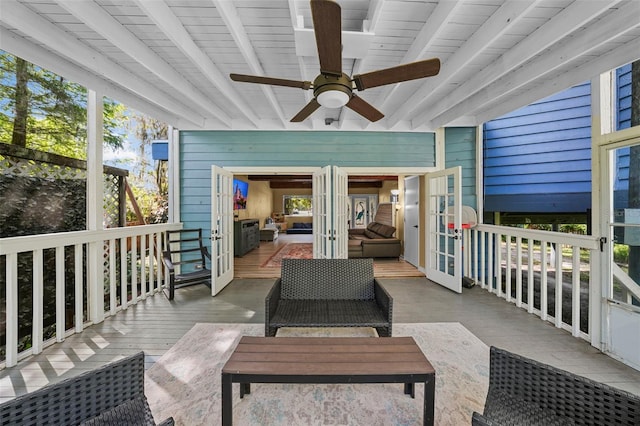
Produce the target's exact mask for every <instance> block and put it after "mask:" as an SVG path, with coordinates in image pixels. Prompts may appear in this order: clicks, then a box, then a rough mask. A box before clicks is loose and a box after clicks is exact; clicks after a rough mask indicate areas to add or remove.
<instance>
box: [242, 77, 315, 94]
mask: <svg viewBox="0 0 640 426" xmlns="http://www.w3.org/2000/svg"><path fill="white" fill-rule="evenodd" d="M229 77H231V80H233V81H240V82H243V83H258V84H270V85H272V86H285V87H297V88H300V89H304V90H309V89H310V88H311V82H310V81H298V80H287V79H284V78H272V77H260V76H257V75H245V74H229Z"/></svg>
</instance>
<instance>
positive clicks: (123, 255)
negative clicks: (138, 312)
mask: <svg viewBox="0 0 640 426" xmlns="http://www.w3.org/2000/svg"><path fill="white" fill-rule="evenodd" d="M128 297H129V294H128V291H127V238H126V237H123V238H120V309H123V310H124V309H127V307H128V306H129V303H128Z"/></svg>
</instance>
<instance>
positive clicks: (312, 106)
mask: <svg viewBox="0 0 640 426" xmlns="http://www.w3.org/2000/svg"><path fill="white" fill-rule="evenodd" d="M318 108H320V104H319V103H318V101H316V98H313V99H311V102H309V103H308V104H306V105H305V106H304V108H302V109H301V110H300V112H299V113H297V114H296V116H295V117H293V118H292V119H291V122H292V123H299V122H301V121H304V120H305V119H306V118H307V117H309V116H310V115H311V114H313V112H314V111H315V110H317V109H318Z"/></svg>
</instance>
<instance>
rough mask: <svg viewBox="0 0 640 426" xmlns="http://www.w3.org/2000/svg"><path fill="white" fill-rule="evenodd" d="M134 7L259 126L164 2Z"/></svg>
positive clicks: (140, 2) (142, 0)
mask: <svg viewBox="0 0 640 426" xmlns="http://www.w3.org/2000/svg"><path fill="white" fill-rule="evenodd" d="M135 2H136V4H137V6H138V7H139V8H140V9H141V10H142V11H143V12H144V13H146V14H147V16H148V17H149V19H151V20H152V21H153V23H155V24H156V26H157V27H158V29H159V30H160V31H162V32H163V33H164V34H165V35H166V36H167V38H168V39H169V40H171V42H172V43H173V44H174V45H175V46H176V47H177V48H178V49H179V50H180V51H181V52H182V53H183V54H184V55H185V56H186V57H187V58H189V60H190V61H191V62H192V63H193V65H194V66H195V67H196V68H198V70H200V72H201V73H202V75H203V76H204V77H205V78H206V79H207V80H209V82H211V83H212V84H214V85H215V86H216V87H217V88H218V90H220V92H221V93H222V94H223V95H224V96H225V97H226V98H227V99H228V101H229V102H231V103H232V104H233V105H235V106H236V108H238V109H239V110H240V111H241V112H242V114H244V116H245V117H246V118H247V119H248V120H249V121H250V122H251V124H253V125H254V126H255V127H258V123H259V122H260V118H259V117H258V116H257V115H256V113H255V112H254V111H253V109H252V108H251V107H250V106H249V105H248V104H247V103H246V102H244V101H243V100H242V96H240V94H239V93H238V92H237V91H236V89H235V88H234V87H233V86H232V85H231V83H230V82H231V80H230V79H229V78H228V76H226V75H224V74H223V73H222V72H221V71H220V69H219V68H218V67H217V66H216V65H215V64H214V63H213V61H212V60H211V58H210V57H209V56H208V55H207V54H206V53H205V52H203V51H202V49H201V48H200V47H199V46H198V45H197V44H196V42H195V41H193V38H192V37H191V35H190V34H189V32H188V31H187V29H186V28H185V27H184V25H182V23H181V22H180V19H178V17H177V16H176V15H175V14H174V13H173V11H172V10H171V8H170V7H169V5H167V4H166V3H165V2H164V1H153V2H150V1H146V0H135Z"/></svg>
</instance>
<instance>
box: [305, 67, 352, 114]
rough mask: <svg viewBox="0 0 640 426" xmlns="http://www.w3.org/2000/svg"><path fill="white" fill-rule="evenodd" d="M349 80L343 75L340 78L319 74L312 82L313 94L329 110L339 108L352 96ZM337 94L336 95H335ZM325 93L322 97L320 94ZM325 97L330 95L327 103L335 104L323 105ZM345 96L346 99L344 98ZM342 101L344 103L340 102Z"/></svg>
mask: <svg viewBox="0 0 640 426" xmlns="http://www.w3.org/2000/svg"><path fill="white" fill-rule="evenodd" d="M352 90H353V89H352V85H351V79H350V78H349V76H348V75H346V74H345V73H342V75H340V76H336V75H330V74H320V75H318V77H316V79H315V80H314V81H313V94H314V96H315V97H316V99H317V100H318V102H319V103H320V104H321V105H323V106H327V107H330V108H339V107H342V106H344V105H345V104H346V103H347V102H348V101H349V99H351V95H352ZM336 92H338V93H336ZM323 93H325V95H324V96H322V94H323ZM327 95H332V96H331V98H332V99H331V100H329V103H331V102H332V101H333V102H336V104H335V105H324V104H325V103H326V101H324V99H326V98H327ZM345 95H346V97H345ZM342 101H344V102H342Z"/></svg>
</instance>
